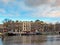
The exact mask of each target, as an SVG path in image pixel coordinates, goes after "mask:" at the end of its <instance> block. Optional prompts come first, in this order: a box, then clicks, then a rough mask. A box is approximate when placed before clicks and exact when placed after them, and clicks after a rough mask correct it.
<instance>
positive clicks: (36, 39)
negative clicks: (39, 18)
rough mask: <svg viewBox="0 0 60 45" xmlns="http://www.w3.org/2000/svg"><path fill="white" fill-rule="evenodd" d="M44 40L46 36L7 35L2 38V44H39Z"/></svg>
mask: <svg viewBox="0 0 60 45" xmlns="http://www.w3.org/2000/svg"><path fill="white" fill-rule="evenodd" d="M44 42H46V36H37V35H35V36H33V35H32V36H8V37H5V39H4V40H3V44H4V45H40V44H41V43H44Z"/></svg>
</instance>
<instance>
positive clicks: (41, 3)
mask: <svg viewBox="0 0 60 45" xmlns="http://www.w3.org/2000/svg"><path fill="white" fill-rule="evenodd" d="M5 18H9V19H12V20H22V21H23V20H26V21H27V20H36V19H39V20H42V21H44V22H52V23H54V22H60V0H0V23H2V21H3V20H4V19H5Z"/></svg>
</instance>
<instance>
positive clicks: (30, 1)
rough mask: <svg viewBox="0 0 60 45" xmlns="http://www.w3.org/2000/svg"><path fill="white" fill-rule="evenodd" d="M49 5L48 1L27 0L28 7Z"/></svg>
mask: <svg viewBox="0 0 60 45" xmlns="http://www.w3.org/2000/svg"><path fill="white" fill-rule="evenodd" d="M47 3H48V0H25V4H26V5H27V6H39V5H42V4H47Z"/></svg>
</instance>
